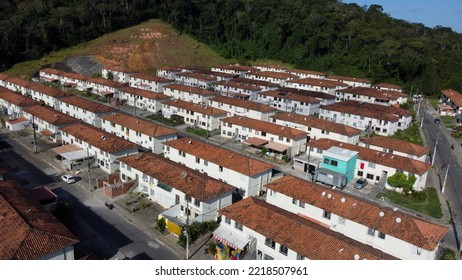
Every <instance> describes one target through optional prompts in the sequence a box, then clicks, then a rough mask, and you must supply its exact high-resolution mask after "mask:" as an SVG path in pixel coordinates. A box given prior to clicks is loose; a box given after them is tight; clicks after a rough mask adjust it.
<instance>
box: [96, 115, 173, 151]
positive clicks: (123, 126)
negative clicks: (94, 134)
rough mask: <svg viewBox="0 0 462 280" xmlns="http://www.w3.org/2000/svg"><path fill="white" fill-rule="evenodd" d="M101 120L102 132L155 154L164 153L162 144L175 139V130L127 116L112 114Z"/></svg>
mask: <svg viewBox="0 0 462 280" xmlns="http://www.w3.org/2000/svg"><path fill="white" fill-rule="evenodd" d="M101 119H102V126H101V129H103V130H104V131H107V132H109V133H112V134H114V135H116V136H118V137H120V138H122V139H126V140H129V141H130V142H133V143H136V144H138V145H140V146H141V147H142V148H143V149H144V150H146V151H150V152H152V153H155V154H162V153H163V152H164V151H163V150H164V147H163V144H162V143H163V142H165V141H169V140H175V139H176V138H177V131H176V130H173V129H171V128H168V127H165V126H162V125H157V124H155V123H153V122H151V121H148V120H146V119H142V118H138V117H134V116H131V115H128V114H124V113H120V112H117V113H115V112H114V113H111V114H108V115H105V116H103V117H102V118H101Z"/></svg>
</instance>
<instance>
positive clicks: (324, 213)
mask: <svg viewBox="0 0 462 280" xmlns="http://www.w3.org/2000/svg"><path fill="white" fill-rule="evenodd" d="M330 214H331V213H330V212H329V211H326V210H324V212H323V213H322V217H323V218H325V219H328V220H330Z"/></svg>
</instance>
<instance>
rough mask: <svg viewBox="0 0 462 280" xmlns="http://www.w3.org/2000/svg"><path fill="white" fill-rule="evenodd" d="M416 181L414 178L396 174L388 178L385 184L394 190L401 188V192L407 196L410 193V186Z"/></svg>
mask: <svg viewBox="0 0 462 280" xmlns="http://www.w3.org/2000/svg"><path fill="white" fill-rule="evenodd" d="M415 181H416V177H415V176H414V175H412V176H406V175H404V174H403V173H399V172H396V173H395V174H394V175H393V176H390V177H388V179H387V183H388V184H389V185H390V186H392V187H394V188H402V189H403V192H404V193H406V194H408V193H410V192H411V191H412V186H414V183H415Z"/></svg>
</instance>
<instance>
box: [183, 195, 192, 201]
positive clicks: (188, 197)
mask: <svg viewBox="0 0 462 280" xmlns="http://www.w3.org/2000/svg"><path fill="white" fill-rule="evenodd" d="M184 200H186V201H187V202H191V197H190V196H189V195H187V194H185V195H184Z"/></svg>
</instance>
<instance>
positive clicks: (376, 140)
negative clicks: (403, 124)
mask: <svg viewBox="0 0 462 280" xmlns="http://www.w3.org/2000/svg"><path fill="white" fill-rule="evenodd" d="M334 140H335V139H334ZM359 146H361V147H366V148H369V149H373V150H377V151H381V152H385V153H390V154H395V155H399V156H403V157H408V158H412V159H415V160H418V161H422V162H427V156H428V154H429V152H430V149H429V148H427V147H424V146H420V145H417V144H414V143H411V142H407V141H403V140H399V139H395V138H390V137H384V136H374V137H371V138H366V139H361V142H359Z"/></svg>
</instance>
